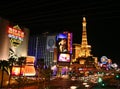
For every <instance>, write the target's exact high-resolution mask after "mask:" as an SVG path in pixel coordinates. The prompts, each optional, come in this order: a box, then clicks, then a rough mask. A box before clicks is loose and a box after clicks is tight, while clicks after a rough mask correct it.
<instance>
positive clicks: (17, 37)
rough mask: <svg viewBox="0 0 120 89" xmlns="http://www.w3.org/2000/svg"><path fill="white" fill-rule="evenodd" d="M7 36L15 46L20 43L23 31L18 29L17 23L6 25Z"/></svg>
mask: <svg viewBox="0 0 120 89" xmlns="http://www.w3.org/2000/svg"><path fill="white" fill-rule="evenodd" d="M7 32H8V37H9V38H10V42H11V44H12V45H13V46H15V47H17V46H19V45H20V44H21V42H22V41H23V38H24V32H23V31H22V30H21V29H20V27H19V26H18V25H16V26H14V27H13V28H12V27H8V31H7Z"/></svg>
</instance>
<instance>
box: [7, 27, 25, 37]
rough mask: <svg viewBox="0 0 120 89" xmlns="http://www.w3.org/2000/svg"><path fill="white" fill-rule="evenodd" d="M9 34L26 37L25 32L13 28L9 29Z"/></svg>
mask: <svg viewBox="0 0 120 89" xmlns="http://www.w3.org/2000/svg"><path fill="white" fill-rule="evenodd" d="M8 34H12V35H14V36H18V37H21V38H23V37H24V32H23V31H21V30H17V29H14V28H11V27H8Z"/></svg>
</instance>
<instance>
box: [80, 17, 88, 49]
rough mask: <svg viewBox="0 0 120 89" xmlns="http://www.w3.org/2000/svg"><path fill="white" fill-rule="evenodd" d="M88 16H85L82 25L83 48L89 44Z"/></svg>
mask: <svg viewBox="0 0 120 89" xmlns="http://www.w3.org/2000/svg"><path fill="white" fill-rule="evenodd" d="M86 24H87V23H86V18H85V17H83V22H82V26H83V32H82V43H81V45H82V48H83V47H84V48H86V46H87V45H88V42H87V32H86Z"/></svg>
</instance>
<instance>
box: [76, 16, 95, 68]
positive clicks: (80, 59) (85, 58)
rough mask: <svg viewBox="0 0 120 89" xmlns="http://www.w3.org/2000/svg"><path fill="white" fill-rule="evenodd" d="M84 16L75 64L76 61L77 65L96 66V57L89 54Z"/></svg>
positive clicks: (84, 66) (89, 47) (82, 66)
mask: <svg viewBox="0 0 120 89" xmlns="http://www.w3.org/2000/svg"><path fill="white" fill-rule="evenodd" d="M86 24H87V23H86V18H85V17H83V22H82V27H83V31H82V42H81V45H80V47H79V49H80V50H79V53H78V56H77V58H76V61H75V64H76V63H77V65H78V66H77V67H79V68H80V67H81V68H88V69H89V68H96V65H95V64H97V57H93V55H92V54H91V46H90V45H88V41H87V30H86Z"/></svg>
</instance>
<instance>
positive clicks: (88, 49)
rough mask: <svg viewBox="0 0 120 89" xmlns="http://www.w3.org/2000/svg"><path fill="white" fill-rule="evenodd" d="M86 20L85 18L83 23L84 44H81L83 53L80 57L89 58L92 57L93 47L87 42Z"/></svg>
mask: <svg viewBox="0 0 120 89" xmlns="http://www.w3.org/2000/svg"><path fill="white" fill-rule="evenodd" d="M86 24H87V23H86V18H85V17H83V22H82V27H83V30H82V43H81V48H80V49H81V51H80V53H79V57H88V56H91V46H90V45H88V41H87V30H86Z"/></svg>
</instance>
